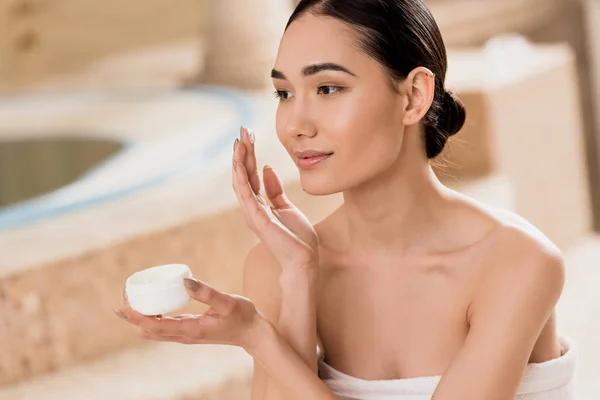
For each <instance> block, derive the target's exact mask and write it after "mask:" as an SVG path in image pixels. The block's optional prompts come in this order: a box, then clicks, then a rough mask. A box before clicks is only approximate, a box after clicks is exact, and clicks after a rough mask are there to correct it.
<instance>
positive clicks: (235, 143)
mask: <svg viewBox="0 0 600 400" xmlns="http://www.w3.org/2000/svg"><path fill="white" fill-rule="evenodd" d="M239 142H240V139H238V138H235V141H234V142H233V151H235V148H236V147H237V145H238V143H239Z"/></svg>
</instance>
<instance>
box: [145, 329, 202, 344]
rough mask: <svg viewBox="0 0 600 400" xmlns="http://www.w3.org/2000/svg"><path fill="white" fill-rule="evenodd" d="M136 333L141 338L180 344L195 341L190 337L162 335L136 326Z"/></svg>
mask: <svg viewBox="0 0 600 400" xmlns="http://www.w3.org/2000/svg"><path fill="white" fill-rule="evenodd" d="M138 335H139V336H140V337H141V338H142V339H146V340H155V341H157V342H175V343H181V344H194V343H195V342H194V341H193V340H192V339H189V338H186V337H184V336H163V335H157V334H154V333H152V332H150V331H147V330H145V329H143V328H138Z"/></svg>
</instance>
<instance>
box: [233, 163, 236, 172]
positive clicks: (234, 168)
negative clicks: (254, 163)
mask: <svg viewBox="0 0 600 400" xmlns="http://www.w3.org/2000/svg"><path fill="white" fill-rule="evenodd" d="M236 169H237V161H235V160H233V170H234V171H235V170H236Z"/></svg>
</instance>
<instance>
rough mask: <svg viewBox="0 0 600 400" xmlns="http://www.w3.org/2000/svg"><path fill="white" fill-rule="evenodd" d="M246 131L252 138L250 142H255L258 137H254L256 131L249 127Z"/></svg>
mask: <svg viewBox="0 0 600 400" xmlns="http://www.w3.org/2000/svg"><path fill="white" fill-rule="evenodd" d="M246 132H247V133H248V139H250V143H252V144H254V140H255V139H256V138H255V137H254V132H252V130H250V129H247V130H246Z"/></svg>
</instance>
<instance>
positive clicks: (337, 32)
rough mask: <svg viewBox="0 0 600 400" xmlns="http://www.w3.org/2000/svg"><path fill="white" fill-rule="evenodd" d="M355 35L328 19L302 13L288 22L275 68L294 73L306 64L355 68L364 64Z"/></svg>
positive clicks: (362, 54) (342, 25)
mask: <svg viewBox="0 0 600 400" xmlns="http://www.w3.org/2000/svg"><path fill="white" fill-rule="evenodd" d="M365 58H367V56H366V54H364V53H363V52H361V51H360V48H359V45H358V42H357V34H356V31H355V30H353V29H352V28H351V27H350V26H348V25H347V24H345V23H343V22H341V21H340V20H338V19H335V18H332V17H322V16H314V15H312V14H311V13H306V14H304V15H302V16H301V17H299V18H298V19H297V20H295V21H294V22H292V23H291V24H290V26H289V27H288V29H287V30H286V32H285V33H284V34H283V37H282V39H281V43H280V45H279V51H278V54H277V60H276V62H275V68H276V69H278V70H281V71H289V72H297V71H299V70H300V69H301V68H302V67H304V66H305V65H308V64H313V63H319V62H335V63H340V64H345V65H349V64H355V63H357V62H360V61H362V62H364V60H365Z"/></svg>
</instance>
